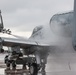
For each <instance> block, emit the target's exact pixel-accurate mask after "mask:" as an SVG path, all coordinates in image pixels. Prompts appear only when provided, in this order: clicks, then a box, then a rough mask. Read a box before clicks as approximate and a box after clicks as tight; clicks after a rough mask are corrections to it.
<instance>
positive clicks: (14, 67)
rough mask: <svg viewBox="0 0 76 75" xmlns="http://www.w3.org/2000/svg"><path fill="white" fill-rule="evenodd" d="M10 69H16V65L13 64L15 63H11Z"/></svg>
mask: <svg viewBox="0 0 76 75" xmlns="http://www.w3.org/2000/svg"><path fill="white" fill-rule="evenodd" d="M12 69H16V63H15V61H13V62H12Z"/></svg>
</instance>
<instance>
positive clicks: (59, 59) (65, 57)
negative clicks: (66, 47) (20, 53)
mask: <svg viewBox="0 0 76 75" xmlns="http://www.w3.org/2000/svg"><path fill="white" fill-rule="evenodd" d="M0 75H30V74H29V73H28V72H27V73H22V72H21V73H18V74H17V73H14V74H7V73H6V72H5V68H0ZM38 75H76V52H72V53H51V54H50V55H49V57H48V63H47V65H46V72H45V73H38Z"/></svg>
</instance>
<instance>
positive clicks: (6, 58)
mask: <svg viewBox="0 0 76 75" xmlns="http://www.w3.org/2000/svg"><path fill="white" fill-rule="evenodd" d="M4 62H5V63H7V62H8V55H6V56H5V60H4Z"/></svg>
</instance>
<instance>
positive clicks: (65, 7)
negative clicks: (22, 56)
mask: <svg viewBox="0 0 76 75" xmlns="http://www.w3.org/2000/svg"><path fill="white" fill-rule="evenodd" d="M73 3H74V0H0V9H1V11H2V16H3V21H4V26H5V28H10V29H11V31H12V33H14V34H17V35H21V36H23V35H25V36H27V37H29V36H30V34H31V32H32V30H33V28H34V27H36V26H38V25H44V24H48V23H49V21H50V19H51V17H52V16H53V15H54V14H56V13H61V12H69V11H71V10H73Z"/></svg>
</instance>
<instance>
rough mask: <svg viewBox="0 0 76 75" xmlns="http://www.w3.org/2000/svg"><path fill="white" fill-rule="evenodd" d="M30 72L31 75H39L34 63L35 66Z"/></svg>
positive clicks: (31, 67) (30, 68)
mask: <svg viewBox="0 0 76 75" xmlns="http://www.w3.org/2000/svg"><path fill="white" fill-rule="evenodd" d="M29 70H30V74H31V75H37V73H38V67H37V64H35V63H34V64H32V65H30V67H29Z"/></svg>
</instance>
